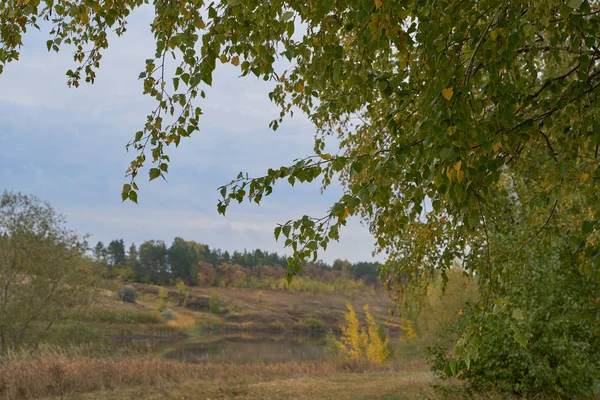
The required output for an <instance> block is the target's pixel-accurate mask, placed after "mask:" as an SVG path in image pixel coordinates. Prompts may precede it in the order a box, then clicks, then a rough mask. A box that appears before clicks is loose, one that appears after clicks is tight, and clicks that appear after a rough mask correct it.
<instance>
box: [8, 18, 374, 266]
mask: <svg viewBox="0 0 600 400" xmlns="http://www.w3.org/2000/svg"><path fill="white" fill-rule="evenodd" d="M151 12H152V10H151V9H149V8H146V9H142V10H138V11H137V12H135V13H134V14H133V15H132V18H131V19H130V20H129V25H128V31H127V33H126V34H125V35H124V36H123V37H121V38H113V39H112V41H111V45H110V48H109V49H108V50H107V51H105V53H104V56H103V59H102V64H101V68H100V70H99V71H98V74H97V78H96V83H95V84H94V85H88V84H85V83H82V85H81V86H80V87H79V88H77V89H74V88H73V89H70V88H67V86H66V76H65V72H66V71H67V70H68V69H70V68H74V66H75V63H74V62H73V60H72V50H71V49H69V48H64V49H62V50H61V52H60V53H58V54H57V53H54V52H52V53H49V52H48V51H47V50H46V46H45V42H46V40H47V39H48V36H47V30H46V31H44V28H43V27H42V32H35V31H34V32H29V33H28V34H27V35H26V36H25V38H24V47H23V48H22V49H21V57H20V60H19V61H17V62H14V63H11V64H8V65H7V66H6V67H5V71H4V73H3V74H1V75H0V191H1V190H3V189H7V190H11V191H18V192H23V193H28V194H34V195H35V196H37V197H39V198H40V199H42V200H45V201H48V202H50V203H51V204H52V206H53V207H54V208H55V209H56V210H57V211H59V212H61V213H63V214H65V215H66V217H67V221H68V226H69V227H70V228H72V229H75V230H77V231H78V232H79V233H80V234H90V235H91V237H90V238H89V239H88V240H89V242H90V243H92V244H93V243H95V242H97V241H103V242H104V243H105V244H106V243H108V242H109V241H110V240H113V239H120V238H122V239H124V240H125V241H126V242H127V243H132V242H134V243H136V244H139V243H141V242H143V241H145V240H150V239H155V240H164V241H165V242H167V243H170V242H171V241H172V240H173V238H174V237H176V236H181V237H183V238H185V239H187V240H194V241H197V242H200V243H205V244H208V245H209V246H210V247H217V248H221V249H223V250H228V251H233V250H243V249H248V250H251V249H255V248H261V249H264V250H268V251H276V252H278V253H280V254H289V250H288V249H285V248H284V247H283V243H282V242H276V241H275V238H274V236H273V229H274V228H275V226H277V223H284V222H286V221H288V220H290V219H296V218H299V217H301V216H302V215H305V214H306V215H310V216H317V217H321V216H323V215H325V214H326V212H327V210H328V209H329V207H330V206H331V205H332V204H333V203H334V202H335V201H336V200H337V199H338V198H339V197H340V195H341V193H342V190H341V187H340V186H339V185H332V186H331V187H330V188H329V189H328V190H327V191H326V192H325V194H321V193H320V190H319V185H318V183H316V184H304V185H302V184H297V185H296V186H295V187H293V188H291V187H290V186H289V185H287V184H278V185H277V186H276V187H275V190H274V193H273V194H272V195H271V196H269V197H267V198H265V199H264V200H263V201H262V203H261V205H260V206H257V205H256V204H249V203H242V204H239V205H238V204H234V205H233V206H232V207H231V208H230V209H229V211H228V212H227V215H226V216H225V217H223V216H222V215H220V214H218V213H217V208H216V205H217V201H218V199H219V194H218V191H217V188H218V187H219V186H221V185H223V184H226V183H228V182H229V181H231V179H233V178H235V177H236V175H237V174H238V173H239V172H240V171H244V172H248V173H249V174H250V176H259V175H262V174H264V172H265V171H266V170H267V169H268V168H275V167H279V166H281V165H288V164H290V163H291V162H292V161H293V160H294V159H296V158H299V157H304V156H307V155H310V154H313V151H312V148H313V136H314V128H313V127H312V126H311V124H310V123H309V122H308V121H307V119H306V118H305V117H303V116H301V115H300V114H298V113H296V114H295V115H294V117H293V118H291V119H287V120H286V121H284V124H283V125H282V127H280V128H279V129H278V130H277V131H276V132H274V131H272V130H271V129H270V128H269V127H268V124H269V122H270V121H271V120H272V119H274V118H276V117H277V116H278V113H279V111H278V109H277V107H276V106H275V105H274V104H272V103H270V101H269V99H268V92H269V89H270V87H271V84H270V83H268V82H263V81H261V80H258V79H256V78H254V77H245V78H238V75H239V70H237V69H235V68H234V67H232V66H226V65H219V66H218V68H217V70H216V71H215V75H214V78H213V85H212V87H211V88H208V89H207V90H206V93H207V98H206V100H201V101H198V102H197V103H196V104H197V105H199V106H200V107H201V108H202V110H203V112H204V115H203V116H202V117H201V122H200V131H199V132H195V133H194V134H193V135H192V136H191V137H190V138H184V139H183V140H182V142H181V144H180V146H179V148H177V149H175V148H174V147H173V148H169V150H168V154H169V155H170V157H171V160H172V163H171V165H170V168H169V174H168V176H167V182H165V181H163V180H162V179H157V180H154V181H152V182H147V180H145V179H140V180H139V181H138V185H139V186H140V189H141V190H140V193H139V204H138V205H136V204H133V203H131V202H125V203H122V202H121V197H120V192H121V187H122V185H123V183H126V182H127V180H126V178H125V170H126V169H127V167H128V164H129V161H131V160H132V159H133V157H134V154H132V153H129V154H128V153H127V151H126V149H125V145H126V144H127V142H128V141H129V140H130V139H131V138H133V134H134V133H135V132H136V131H137V130H140V129H141V128H142V126H143V123H144V121H145V117H146V115H147V113H148V111H150V110H151V109H152V108H153V103H152V100H151V99H149V98H147V97H145V96H143V95H142V83H141V81H140V80H138V79H137V77H138V75H139V73H140V71H142V70H143V69H144V60H145V59H146V58H149V57H151V56H152V55H153V54H154V43H153V38H152V35H151V33H150V29H149V26H148V24H149V21H150V20H151V18H152V14H151ZM145 173H146V174H147V171H146V172H145ZM341 234H342V237H341V239H340V242H339V243H332V244H331V245H330V247H329V248H328V250H327V251H326V252H323V253H321V258H322V259H323V260H325V261H327V262H332V261H333V260H334V259H336V258H342V259H348V260H350V261H352V262H356V261H361V260H369V261H370V260H373V256H372V250H373V246H374V239H373V238H372V236H371V235H370V233H369V231H368V229H367V228H366V227H365V226H363V225H362V224H361V223H360V221H359V220H358V219H355V220H351V221H350V222H349V223H348V227H347V228H346V229H345V230H344V231H342V232H341Z"/></svg>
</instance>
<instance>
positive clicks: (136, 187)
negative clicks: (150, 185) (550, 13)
mask: <svg viewBox="0 0 600 400" xmlns="http://www.w3.org/2000/svg"><path fill="white" fill-rule="evenodd" d="M131 186H133V188H134V189H135V190H140V188H139V187H138V185H137V183H135V182H133V183H132V184H131Z"/></svg>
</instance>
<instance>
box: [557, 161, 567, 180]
mask: <svg viewBox="0 0 600 400" xmlns="http://www.w3.org/2000/svg"><path fill="white" fill-rule="evenodd" d="M556 168H557V169H558V173H559V174H560V175H561V176H562V177H563V178H564V177H566V176H567V164H566V163H565V162H564V161H560V162H559V163H558V165H557V167H556Z"/></svg>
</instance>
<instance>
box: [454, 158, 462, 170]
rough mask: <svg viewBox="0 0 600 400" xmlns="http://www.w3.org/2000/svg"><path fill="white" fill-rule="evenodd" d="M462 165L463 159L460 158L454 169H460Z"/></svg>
mask: <svg viewBox="0 0 600 400" xmlns="http://www.w3.org/2000/svg"><path fill="white" fill-rule="evenodd" d="M461 165H462V161H461V160H458V161H457V162H456V164H454V169H455V170H457V171H460V166H461Z"/></svg>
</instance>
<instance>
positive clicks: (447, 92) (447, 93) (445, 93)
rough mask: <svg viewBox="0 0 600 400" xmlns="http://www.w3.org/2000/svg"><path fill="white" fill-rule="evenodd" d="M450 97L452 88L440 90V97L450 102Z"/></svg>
mask: <svg viewBox="0 0 600 400" xmlns="http://www.w3.org/2000/svg"><path fill="white" fill-rule="evenodd" d="M452 95H454V90H452V88H446V89H442V96H444V98H445V99H446V100H450V99H451V98H452Z"/></svg>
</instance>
